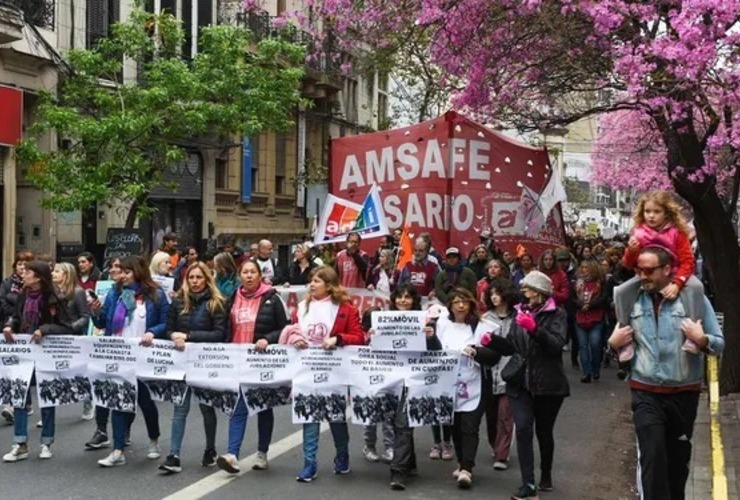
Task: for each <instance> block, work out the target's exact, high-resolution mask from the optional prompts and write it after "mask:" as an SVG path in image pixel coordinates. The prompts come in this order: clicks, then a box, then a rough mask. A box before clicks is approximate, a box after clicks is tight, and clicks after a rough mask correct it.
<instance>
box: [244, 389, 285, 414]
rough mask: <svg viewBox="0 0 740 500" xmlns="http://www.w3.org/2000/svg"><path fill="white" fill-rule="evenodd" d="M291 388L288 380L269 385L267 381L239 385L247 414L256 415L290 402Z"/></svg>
mask: <svg viewBox="0 0 740 500" xmlns="http://www.w3.org/2000/svg"><path fill="white" fill-rule="evenodd" d="M292 390H293V387H292V385H291V384H290V382H288V383H284V384H282V385H269V383H262V384H258V385H255V384H242V385H241V391H242V397H243V398H244V403H245V404H246V405H247V412H248V413H249V415H256V414H257V413H259V412H261V411H264V410H267V409H269V408H276V407H278V406H284V405H287V404H290V401H291V400H290V395H291V391H292Z"/></svg>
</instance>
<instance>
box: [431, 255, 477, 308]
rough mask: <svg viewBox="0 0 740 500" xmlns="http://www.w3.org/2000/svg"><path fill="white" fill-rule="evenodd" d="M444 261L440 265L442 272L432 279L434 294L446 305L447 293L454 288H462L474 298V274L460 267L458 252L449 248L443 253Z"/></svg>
mask: <svg viewBox="0 0 740 500" xmlns="http://www.w3.org/2000/svg"><path fill="white" fill-rule="evenodd" d="M445 257H446V260H445V262H444V264H442V271H440V272H439V274H437V277H436V278H435V279H434V294H435V296H436V297H437V299H439V301H440V302H442V303H443V304H446V303H447V299H448V296H449V293H450V292H451V291H452V290H454V289H455V288H458V287H460V288H464V289H466V290H468V291H469V292H470V293H472V294H473V296H475V284H476V283H477V281H478V280H477V279H476V276H475V273H474V272H473V271H472V270H471V269H470V268H469V267H465V266H463V265H462V262H461V261H460V250H459V249H458V248H457V247H450V248H448V249H447V251H446V252H445Z"/></svg>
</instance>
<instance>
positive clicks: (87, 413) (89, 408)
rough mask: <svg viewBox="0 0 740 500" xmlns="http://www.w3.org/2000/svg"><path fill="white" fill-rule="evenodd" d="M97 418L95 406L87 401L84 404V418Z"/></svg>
mask: <svg viewBox="0 0 740 500" xmlns="http://www.w3.org/2000/svg"><path fill="white" fill-rule="evenodd" d="M94 418H95V407H94V406H93V404H92V402H90V401H85V402H84V403H83V404H82V420H92V419H94Z"/></svg>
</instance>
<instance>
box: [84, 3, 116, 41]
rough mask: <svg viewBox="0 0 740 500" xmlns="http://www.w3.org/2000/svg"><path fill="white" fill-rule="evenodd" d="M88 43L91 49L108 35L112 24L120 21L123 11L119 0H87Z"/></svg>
mask: <svg viewBox="0 0 740 500" xmlns="http://www.w3.org/2000/svg"><path fill="white" fill-rule="evenodd" d="M86 13H87V45H86V47H87V48H88V49H91V48H93V47H94V46H95V44H97V43H98V41H100V40H101V39H102V38H105V37H107V36H108V33H109V32H110V27H111V25H113V24H115V23H117V22H118V21H119V18H120V15H121V12H120V7H119V2H118V1H117V0H87V11H86Z"/></svg>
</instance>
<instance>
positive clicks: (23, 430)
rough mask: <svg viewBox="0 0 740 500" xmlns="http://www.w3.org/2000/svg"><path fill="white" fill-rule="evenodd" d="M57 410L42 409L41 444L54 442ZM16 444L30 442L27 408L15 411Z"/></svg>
mask: <svg viewBox="0 0 740 500" xmlns="http://www.w3.org/2000/svg"><path fill="white" fill-rule="evenodd" d="M55 415H56V408H54V407H51V408H41V423H42V424H43V428H42V429H41V444H49V445H50V444H52V443H53V442H54V421H55V418H54V417H55ZM13 430H14V434H15V435H14V437H13V442H14V443H19V444H20V443H26V442H27V441H28V410H26V407H25V406H24V407H23V408H15V409H13Z"/></svg>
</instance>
